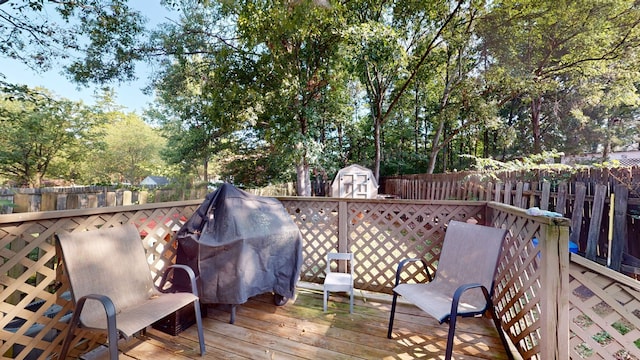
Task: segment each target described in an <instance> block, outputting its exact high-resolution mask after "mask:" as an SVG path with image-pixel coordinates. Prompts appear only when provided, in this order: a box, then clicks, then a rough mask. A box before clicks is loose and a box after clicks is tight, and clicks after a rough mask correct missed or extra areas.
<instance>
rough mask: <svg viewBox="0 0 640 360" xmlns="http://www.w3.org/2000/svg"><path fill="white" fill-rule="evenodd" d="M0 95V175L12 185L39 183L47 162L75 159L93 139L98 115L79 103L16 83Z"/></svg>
mask: <svg viewBox="0 0 640 360" xmlns="http://www.w3.org/2000/svg"><path fill="white" fill-rule="evenodd" d="M0 96H1V98H0V99H1V100H0V123H1V124H2V132H1V133H0V174H2V175H3V176H6V177H8V178H10V179H12V180H13V181H15V182H16V183H17V185H20V186H29V187H37V186H40V185H41V184H42V182H43V180H44V178H45V176H47V175H48V174H49V168H50V166H51V165H52V163H55V161H61V160H66V161H69V162H76V161H79V159H80V158H81V157H82V155H83V149H85V148H89V147H90V146H91V144H95V142H96V141H98V133H97V132H96V131H95V129H96V127H97V126H99V125H100V122H101V120H100V119H99V117H97V116H95V114H94V113H93V110H92V109H91V108H88V107H86V106H84V105H83V104H82V103H76V102H71V101H68V100H64V99H62V100H59V99H55V98H53V97H52V96H51V95H49V94H48V93H46V92H44V91H42V90H37V89H36V90H32V89H28V88H26V87H17V86H13V87H6V88H4V91H0Z"/></svg>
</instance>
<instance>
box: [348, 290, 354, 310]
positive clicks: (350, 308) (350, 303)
mask: <svg viewBox="0 0 640 360" xmlns="http://www.w3.org/2000/svg"><path fill="white" fill-rule="evenodd" d="M349 313H350V314H353V289H351V295H350V297H349Z"/></svg>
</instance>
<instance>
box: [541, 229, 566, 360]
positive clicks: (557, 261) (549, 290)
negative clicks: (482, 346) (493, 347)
mask: <svg viewBox="0 0 640 360" xmlns="http://www.w3.org/2000/svg"><path fill="white" fill-rule="evenodd" d="M540 236H541V238H542V239H540V240H539V241H540V244H539V246H540V257H541V262H542V274H541V277H540V281H541V283H542V286H541V294H540V307H541V309H540V331H541V338H540V341H541V343H540V359H555V360H563V359H568V358H569V228H568V227H567V226H559V225H556V224H553V223H552V222H551V223H548V224H545V225H542V228H541V234H540Z"/></svg>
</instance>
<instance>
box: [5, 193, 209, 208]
mask: <svg viewBox="0 0 640 360" xmlns="http://www.w3.org/2000/svg"><path fill="white" fill-rule="evenodd" d="M207 192H208V190H207V188H195V189H170V188H162V189H139V190H128V189H116V188H113V187H108V186H75V187H56V188H0V200H7V201H9V202H11V203H13V206H0V214H10V213H14V212H18V213H25V212H37V211H52V210H76V209H93V208H101V207H113V206H127V205H135V204H147V203H159V202H166V201H176V200H194V199H203V198H204V197H205V196H206V195H207Z"/></svg>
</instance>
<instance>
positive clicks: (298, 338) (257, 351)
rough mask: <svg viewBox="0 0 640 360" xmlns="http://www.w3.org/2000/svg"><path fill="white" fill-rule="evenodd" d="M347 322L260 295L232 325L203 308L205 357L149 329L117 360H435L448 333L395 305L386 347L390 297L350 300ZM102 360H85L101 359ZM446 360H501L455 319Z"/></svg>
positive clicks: (192, 331)
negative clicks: (277, 303)
mask: <svg viewBox="0 0 640 360" xmlns="http://www.w3.org/2000/svg"><path fill="white" fill-rule="evenodd" d="M357 295H361V296H356V302H355V308H354V314H349V301H348V298H347V297H342V296H341V295H340V294H337V295H336V296H334V295H333V294H331V298H330V302H329V311H328V312H327V313H323V311H322V292H321V291H317V290H314V289H309V288H305V289H300V290H299V291H298V296H297V298H296V299H295V301H293V302H292V301H289V302H288V303H287V304H286V305H284V306H281V307H276V306H275V305H273V297H272V296H271V295H268V294H265V295H260V296H257V297H255V298H252V299H250V300H249V301H248V302H247V303H245V304H243V305H240V306H238V308H237V316H236V322H235V324H233V325H232V324H229V312H227V311H225V310H226V309H222V308H220V307H213V306H210V307H209V308H208V315H207V317H206V318H205V319H203V321H204V332H205V338H206V346H207V353H206V354H205V356H204V357H200V355H199V354H198V337H197V331H196V328H195V326H192V327H190V328H188V329H187V330H185V331H184V332H182V333H180V334H179V335H178V336H175V337H174V336H170V335H167V334H164V333H162V332H160V331H158V330H156V329H153V328H149V329H148V330H147V333H146V335H144V336H141V337H140V338H135V339H133V340H131V341H129V342H128V343H126V344H121V346H120V349H121V350H122V351H123V352H124V355H122V354H121V355H120V359H158V360H169V359H171V360H187V359H414V358H420V359H442V358H444V348H445V344H446V337H447V330H448V326H447V325H446V324H443V325H440V324H438V322H437V321H435V320H433V319H431V318H428V317H426V316H425V314H424V313H423V312H421V311H420V310H419V309H417V308H416V307H414V306H413V305H408V304H402V303H400V304H399V305H398V308H397V312H396V322H395V326H394V335H395V336H394V339H393V340H390V339H387V337H386V335H387V325H388V321H389V309H390V306H391V305H390V301H389V300H390V299H391V297H390V296H387V295H382V296H380V295H379V294H376V295H370V294H364V297H363V296H362V295H363V294H362V293H360V292H358V294H357ZM106 355H107V354H106V352H103V353H102V354H98V356H96V354H94V355H93V356H87V357H86V358H90V359H97V358H107V357H106ZM83 358H84V356H83ZM454 359H466V360H470V359H506V355H505V351H504V349H503V348H502V345H501V343H500V339H499V337H498V335H497V332H496V331H495V328H494V327H493V323H492V322H491V321H490V320H489V319H488V318H483V319H461V320H459V322H458V331H457V337H456V341H455V349H454Z"/></svg>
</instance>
